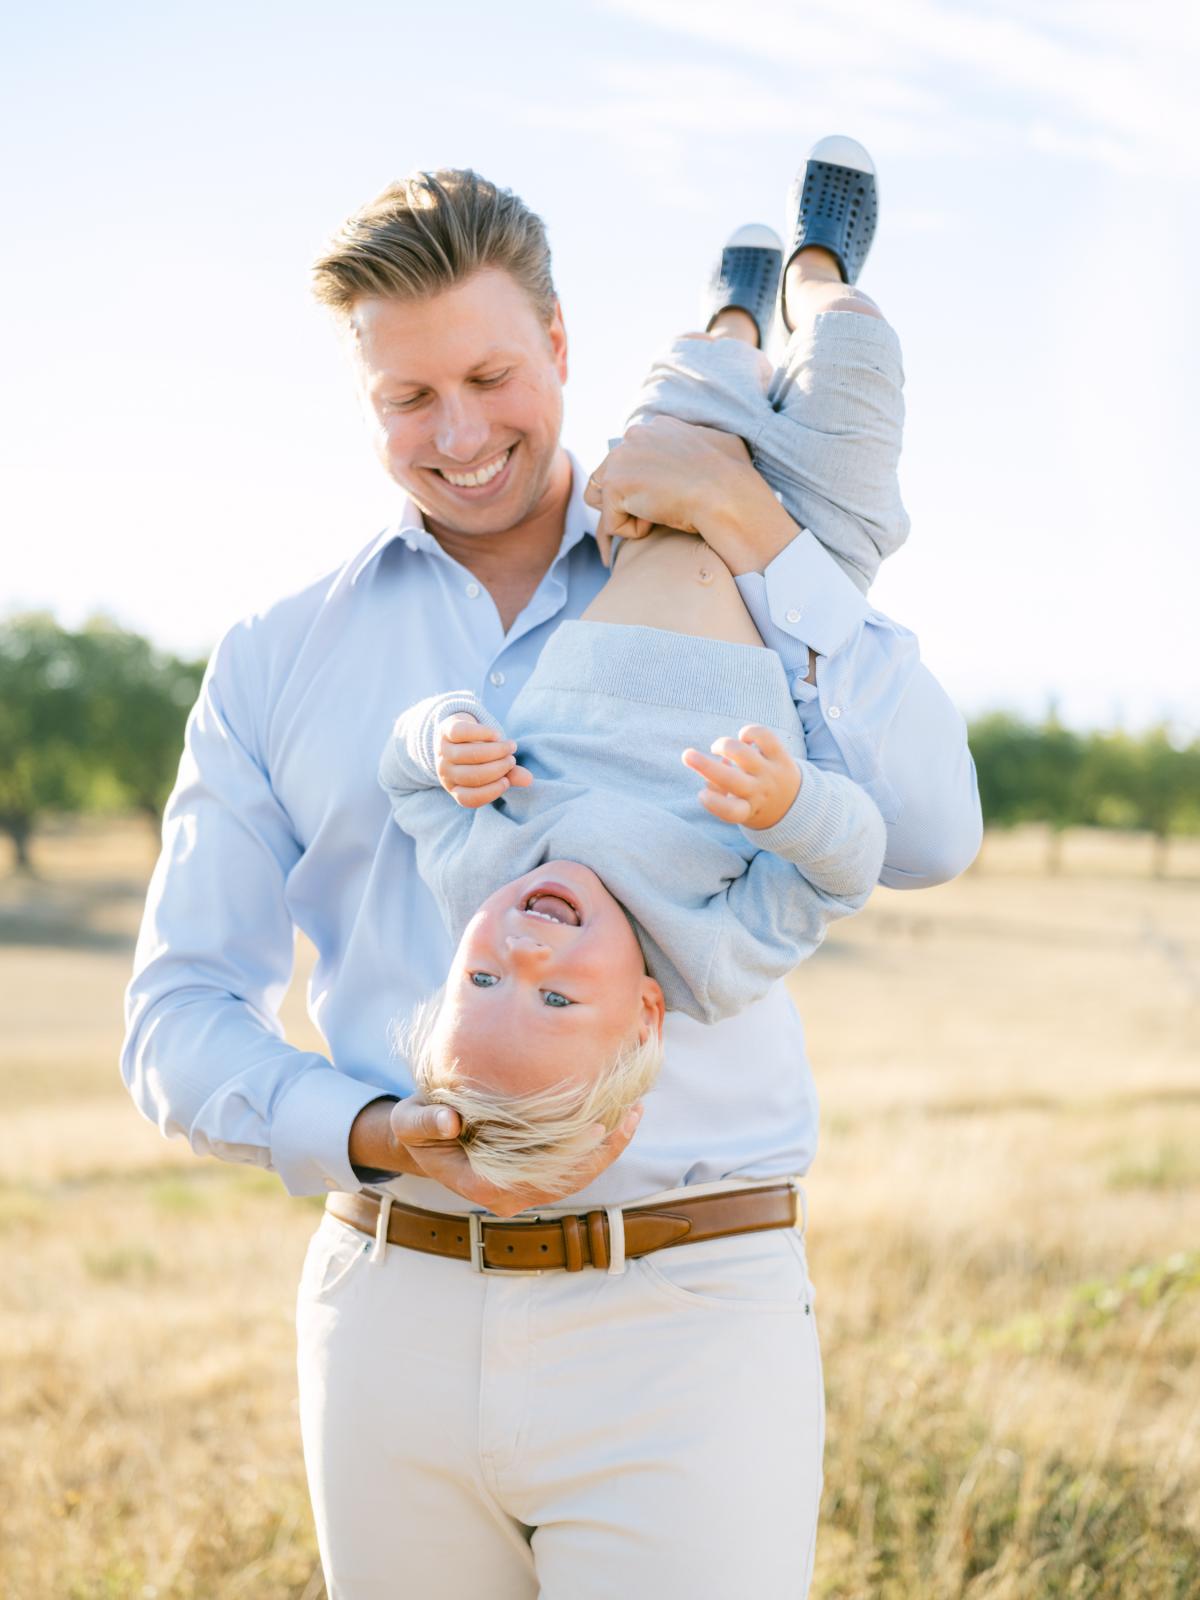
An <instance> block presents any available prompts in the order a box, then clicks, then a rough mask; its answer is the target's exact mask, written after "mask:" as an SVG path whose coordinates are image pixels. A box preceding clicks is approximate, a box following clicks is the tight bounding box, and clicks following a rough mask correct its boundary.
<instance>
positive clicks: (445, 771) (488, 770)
mask: <svg viewBox="0 0 1200 1600" xmlns="http://www.w3.org/2000/svg"><path fill="white" fill-rule="evenodd" d="M515 761H516V757H515V756H501V757H500V759H499V760H498V761H485V762H482V763H480V764H479V765H470V764H464V763H462V762H458V761H445V762H443V763H442V765H441V767H440V769H439V771H438V777H439V778H440V779H441V781H442V783H443V784H444V785H445V787H446V788H447V789H453V788H454V787H455V785H456V784H462V785H464V786H465V787H466V788H468V789H479V788H481V787H483V785H485V784H489V783H495V782H496V780H497V778H503V777H504V776H505V774H506V773H507V772H509V771H510V770H511V768H512V766H513V764H514V762H515Z"/></svg>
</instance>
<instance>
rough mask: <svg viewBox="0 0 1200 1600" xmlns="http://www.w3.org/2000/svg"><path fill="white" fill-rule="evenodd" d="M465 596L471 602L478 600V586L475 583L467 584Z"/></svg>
mask: <svg viewBox="0 0 1200 1600" xmlns="http://www.w3.org/2000/svg"><path fill="white" fill-rule="evenodd" d="M467 594H468V595H469V596H470V597H471V599H472V600H478V599H479V585H478V584H477V583H469V584H468V585H467Z"/></svg>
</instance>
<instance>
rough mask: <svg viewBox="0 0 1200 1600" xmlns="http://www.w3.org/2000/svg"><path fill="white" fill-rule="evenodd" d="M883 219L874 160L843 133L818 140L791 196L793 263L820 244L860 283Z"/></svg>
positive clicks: (849, 280) (849, 279) (848, 278)
mask: <svg viewBox="0 0 1200 1600" xmlns="http://www.w3.org/2000/svg"><path fill="white" fill-rule="evenodd" d="M878 218H879V194H878V189H877V187H876V183H875V163H874V162H873V161H872V160H871V158H870V156H869V155H868V154H867V152H866V151H865V150H864V149H863V147H862V145H861V144H859V143H858V141H857V140H856V139H847V138H846V137H845V135H844V134H840V133H834V134H830V135H829V137H828V138H826V139H819V140H818V141H817V143H816V144H815V145H813V147H812V149H811V150H810V151H809V153H808V161H807V163H806V164H805V166H804V168H803V169H802V170H801V171H800V172H798V173H797V174H796V177H795V181H794V182H793V184H792V189H791V193H790V195H789V196H788V219H789V222H790V225H791V243H790V244H789V246H788V255H787V259H788V265H790V264H791V261H792V259H793V257H794V256H795V255H796V254H797V253H798V252H799V251H801V250H803V249H805V248H806V246H808V245H820V247H821V249H822V250H828V251H829V253H830V255H831V256H833V258H834V260H835V261H836V262H837V264H838V269H839V271H840V272H841V274H842V278H843V279H844V280H845V282H846V283H857V282H858V275H859V273H860V272H861V271H862V266H863V262H864V261H865V260H866V259H867V251H868V250H869V249H870V248H871V240H872V239H873V238H874V237H875V224H876V222H877V221H878ZM784 322H785V325H786V323H787V318H786V316H785V317H784Z"/></svg>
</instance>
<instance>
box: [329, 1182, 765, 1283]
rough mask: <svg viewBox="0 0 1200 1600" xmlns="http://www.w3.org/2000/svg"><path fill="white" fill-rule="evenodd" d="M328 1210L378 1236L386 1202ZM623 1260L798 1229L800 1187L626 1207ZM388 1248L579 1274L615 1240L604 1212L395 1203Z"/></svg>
mask: <svg viewBox="0 0 1200 1600" xmlns="http://www.w3.org/2000/svg"><path fill="white" fill-rule="evenodd" d="M325 1209H326V1211H328V1212H330V1213H331V1214H332V1215H333V1216H335V1217H337V1218H338V1220H339V1221H341V1222H348V1223H349V1224H350V1226H351V1227H352V1228H358V1229H359V1231H360V1232H362V1233H369V1234H374V1233H375V1232H376V1230H377V1228H378V1225H379V1213H380V1202H379V1201H378V1200H376V1199H375V1198H374V1197H373V1196H371V1195H369V1194H348V1193H346V1192H344V1191H342V1190H338V1191H336V1192H335V1193H334V1194H331V1195H329V1197H328V1198H327V1199H326V1201H325ZM621 1215H622V1219H623V1224H624V1232H625V1255H626V1256H629V1257H632V1256H645V1255H649V1254H650V1252H651V1251H652V1250H664V1249H666V1248H667V1247H668V1246H670V1245H678V1244H696V1243H698V1242H699V1241H700V1240H702V1239H724V1238H727V1237H728V1236H729V1235H731V1234H735V1233H757V1232H758V1231H759V1230H760V1229H762V1228H793V1227H795V1225H796V1188H795V1185H794V1184H791V1183H779V1184H772V1185H771V1186H770V1187H764V1188H761V1189H736V1190H732V1191H730V1192H728V1193H725V1194H703V1195H697V1196H696V1197H695V1199H694V1200H686V1199H684V1200H672V1201H670V1202H668V1203H667V1204H665V1205H661V1206H656V1205H649V1206H631V1207H629V1208H628V1209H626V1208H624V1207H622V1209H621ZM387 1236H388V1242H389V1244H400V1245H403V1246H404V1247H405V1249H406V1250H423V1251H425V1253H426V1254H427V1255H434V1256H449V1257H451V1258H452V1259H453V1260H455V1261H469V1262H470V1263H471V1265H472V1266H473V1267H475V1269H476V1270H477V1271H479V1272H552V1271H554V1270H555V1269H556V1268H557V1269H560V1270H565V1271H567V1272H579V1271H581V1270H582V1269H583V1268H584V1267H589V1266H590V1267H599V1268H601V1270H605V1269H607V1268H608V1266H609V1265H610V1264H611V1261H612V1253H611V1237H610V1230H609V1221H608V1215H607V1212H605V1211H587V1212H580V1213H577V1214H575V1215H573V1216H566V1217H532V1218H526V1217H516V1218H513V1219H512V1220H511V1221H505V1220H502V1219H501V1218H499V1217H490V1216H486V1215H482V1214H480V1213H478V1212H471V1213H468V1214H465V1215H456V1214H455V1213H454V1212H446V1211H425V1210H423V1209H422V1208H421V1207H420V1206H406V1205H401V1204H400V1203H399V1202H398V1201H395V1200H393V1202H392V1206H391V1211H390V1214H389V1216H388V1225H387Z"/></svg>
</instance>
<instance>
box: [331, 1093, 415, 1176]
mask: <svg viewBox="0 0 1200 1600" xmlns="http://www.w3.org/2000/svg"><path fill="white" fill-rule="evenodd" d="M399 1099H400V1096H399V1095H395V1094H388V1095H381V1096H380V1097H379V1099H378V1100H372V1101H371V1102H370V1104H369V1105H365V1106H364V1107H363V1108H362V1110H361V1111H360V1112H359V1113H358V1115H357V1116H356V1117H355V1119H354V1122H353V1123H352V1124H351V1127H350V1140H349V1146H348V1153H349V1156H350V1165H351V1166H352V1167H353V1168H354V1169H355V1171H356V1172H358V1175H359V1177H361V1178H363V1181H364V1182H369V1181H370V1177H367V1176H366V1175H365V1174H366V1173H367V1172H368V1171H369V1173H370V1174H371V1176H374V1175H375V1174H376V1173H388V1174H392V1173H407V1174H408V1175H409V1176H415V1175H416V1174H418V1173H419V1171H420V1169H419V1168H418V1166H417V1164H416V1162H415V1161H414V1160H413V1157H412V1152H411V1151H410V1150H409V1149H408V1148H407V1147H406V1146H405V1145H402V1144H400V1143H399V1141H398V1140H397V1139H396V1137H395V1135H394V1133H393V1131H392V1107H393V1106H394V1105H396V1104H397V1102H398V1101H399ZM360 1168H362V1169H363V1171H361V1172H360V1171H359V1169H360Z"/></svg>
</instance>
